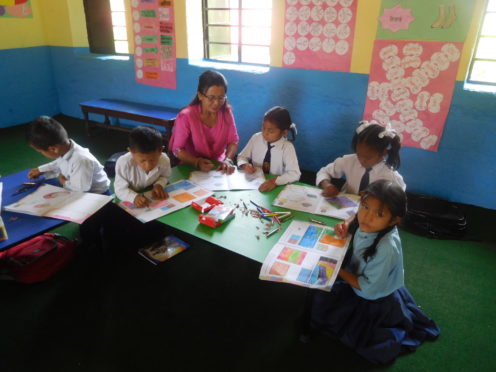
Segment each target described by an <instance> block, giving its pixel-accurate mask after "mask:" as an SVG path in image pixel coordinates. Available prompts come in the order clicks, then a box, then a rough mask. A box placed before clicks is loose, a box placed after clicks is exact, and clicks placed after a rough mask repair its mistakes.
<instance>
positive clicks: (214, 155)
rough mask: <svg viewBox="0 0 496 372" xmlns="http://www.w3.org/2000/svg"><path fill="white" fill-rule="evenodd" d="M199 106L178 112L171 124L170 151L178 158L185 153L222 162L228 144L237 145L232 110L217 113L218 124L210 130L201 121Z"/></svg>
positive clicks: (236, 133) (236, 132)
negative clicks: (179, 152) (179, 153)
mask: <svg viewBox="0 0 496 372" xmlns="http://www.w3.org/2000/svg"><path fill="white" fill-rule="evenodd" d="M200 112H201V106H200V105H193V106H187V107H185V108H184V109H182V110H181V112H180V113H179V114H178V115H177V117H176V120H175V122H174V129H173V130H172V137H171V140H170V143H169V148H170V149H171V150H172V152H173V153H174V154H175V155H177V153H178V151H179V150H184V151H186V152H188V153H189V154H190V155H192V156H197V157H198V156H200V157H205V158H208V159H213V160H218V161H222V160H224V159H225V157H226V147H227V145H228V144H229V143H233V142H234V143H238V142H239V137H238V131H237V130H236V124H235V123H234V117H233V114H232V111H231V108H230V107H229V106H227V108H226V109H225V111H222V110H219V112H218V115H217V123H216V124H215V126H214V127H213V128H209V127H208V126H207V125H205V124H203V123H202V122H201V120H200Z"/></svg>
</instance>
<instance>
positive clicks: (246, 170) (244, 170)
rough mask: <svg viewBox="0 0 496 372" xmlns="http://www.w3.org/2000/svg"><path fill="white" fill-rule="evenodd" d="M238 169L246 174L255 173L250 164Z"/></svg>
mask: <svg viewBox="0 0 496 372" xmlns="http://www.w3.org/2000/svg"><path fill="white" fill-rule="evenodd" d="M240 168H241V170H242V171H243V172H245V173H246V174H253V173H255V171H256V169H255V167H254V166H253V165H252V164H250V163H246V164H243V165H242V166H241V167H240Z"/></svg>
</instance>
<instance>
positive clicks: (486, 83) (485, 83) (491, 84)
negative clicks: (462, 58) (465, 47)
mask: <svg viewBox="0 0 496 372" xmlns="http://www.w3.org/2000/svg"><path fill="white" fill-rule="evenodd" d="M485 5H486V6H485V9H484V14H483V16H482V18H481V23H480V25H479V30H478V32H477V39H476V42H475V46H474V51H473V54H472V58H471V59H470V64H469V67H468V72H467V79H466V82H467V83H468V84H473V85H478V86H487V87H493V88H495V87H496V82H490V81H481V80H472V79H471V78H470V77H471V76H472V72H473V69H474V65H475V62H478V61H488V62H496V58H477V57H476V55H477V51H478V48H479V44H480V40H481V38H482V37H485V38H494V39H496V35H483V34H482V29H483V26H484V22H485V20H486V16H487V15H488V14H496V10H491V11H489V10H488V7H489V1H487V2H486V4H485Z"/></svg>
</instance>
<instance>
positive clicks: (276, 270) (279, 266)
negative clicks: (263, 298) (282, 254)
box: [269, 261, 289, 276]
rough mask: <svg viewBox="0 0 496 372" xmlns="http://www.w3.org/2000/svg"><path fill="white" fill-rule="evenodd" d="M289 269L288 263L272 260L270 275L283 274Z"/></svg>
mask: <svg viewBox="0 0 496 372" xmlns="http://www.w3.org/2000/svg"><path fill="white" fill-rule="evenodd" d="M288 270H289V265H287V264H284V263H282V262H277V261H276V262H274V264H273V265H272V267H271V268H270V271H269V274H270V275H277V276H284V275H286V274H287V272H288Z"/></svg>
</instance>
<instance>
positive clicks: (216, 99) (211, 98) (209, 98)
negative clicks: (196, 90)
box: [200, 92, 227, 102]
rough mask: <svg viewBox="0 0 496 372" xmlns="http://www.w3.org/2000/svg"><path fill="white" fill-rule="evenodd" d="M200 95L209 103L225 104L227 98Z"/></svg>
mask: <svg viewBox="0 0 496 372" xmlns="http://www.w3.org/2000/svg"><path fill="white" fill-rule="evenodd" d="M200 93H201V92H200ZM201 95H202V96H204V97H205V98H207V99H208V101H209V102H213V101H219V102H225V101H226V100H227V96H222V97H216V96H207V95H206V94H205V93H201Z"/></svg>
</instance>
